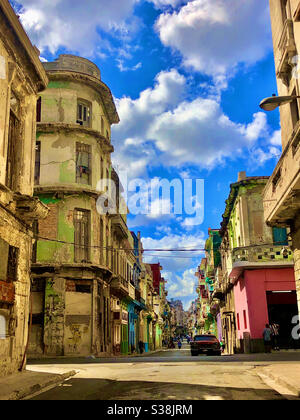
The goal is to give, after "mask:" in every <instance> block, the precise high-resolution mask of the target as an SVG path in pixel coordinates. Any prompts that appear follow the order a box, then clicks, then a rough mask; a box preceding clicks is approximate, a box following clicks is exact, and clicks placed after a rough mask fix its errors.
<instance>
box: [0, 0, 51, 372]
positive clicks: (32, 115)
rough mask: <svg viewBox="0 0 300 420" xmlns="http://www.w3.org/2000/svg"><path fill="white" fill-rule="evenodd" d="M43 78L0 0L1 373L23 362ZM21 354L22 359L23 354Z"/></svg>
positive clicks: (39, 211)
mask: <svg viewBox="0 0 300 420" xmlns="http://www.w3.org/2000/svg"><path fill="white" fill-rule="evenodd" d="M47 83H48V80H47V76H46V73H45V71H44V69H43V66H42V64H41V62H40V60H39V54H38V51H37V49H36V48H35V47H33V45H32V44H31V43H30V41H29V39H28V37H27V35H26V33H25V31H24V29H23V27H22V26H21V24H20V21H19V19H18V17H17V16H16V14H15V13H14V11H13V9H12V7H11V6H10V4H9V2H8V1H7V0H1V1H0V256H1V262H0V376H2V375H6V374H10V373H12V372H15V371H17V370H18V368H20V367H21V365H22V366H23V367H24V366H25V365H24V364H23V363H22V361H23V360H24V361H25V354H24V353H25V347H26V343H27V336H28V318H29V308H30V304H29V301H30V261H31V253H32V242H33V232H32V223H33V220H34V219H36V218H39V217H44V216H46V215H47V207H46V206H44V205H42V204H41V203H40V202H39V200H38V198H33V181H34V177H33V176H34V148H35V120H36V103H37V94H38V92H40V91H42V90H43V89H44V88H45V87H46V86H47ZM23 358H24V359H23Z"/></svg>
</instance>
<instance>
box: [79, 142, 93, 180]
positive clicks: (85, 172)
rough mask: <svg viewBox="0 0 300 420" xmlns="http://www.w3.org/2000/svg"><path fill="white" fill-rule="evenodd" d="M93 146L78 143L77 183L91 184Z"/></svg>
mask: <svg viewBox="0 0 300 420" xmlns="http://www.w3.org/2000/svg"><path fill="white" fill-rule="evenodd" d="M91 172H92V171H91V146H90V145H88V144H84V143H76V182H77V183H78V184H87V185H90V184H91Z"/></svg>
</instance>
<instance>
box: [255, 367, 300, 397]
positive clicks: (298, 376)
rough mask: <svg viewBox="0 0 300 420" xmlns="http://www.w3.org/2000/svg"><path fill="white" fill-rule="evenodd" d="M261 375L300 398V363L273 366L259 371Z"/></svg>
mask: <svg viewBox="0 0 300 420" xmlns="http://www.w3.org/2000/svg"><path fill="white" fill-rule="evenodd" d="M258 370H259V372H260V373H262V374H263V375H264V376H266V377H267V378H269V379H270V380H272V381H274V382H275V383H276V384H277V385H279V386H281V387H284V388H286V389H287V390H289V391H290V392H291V393H292V394H294V395H295V396H296V397H298V398H300V363H293V364H281V363H280V364H279V363H278V364H272V365H269V366H266V367H262V368H259V369H258Z"/></svg>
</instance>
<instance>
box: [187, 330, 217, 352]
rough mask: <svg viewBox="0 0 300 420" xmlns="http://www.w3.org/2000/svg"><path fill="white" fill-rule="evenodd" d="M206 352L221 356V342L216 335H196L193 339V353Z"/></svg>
mask: <svg viewBox="0 0 300 420" xmlns="http://www.w3.org/2000/svg"><path fill="white" fill-rule="evenodd" d="M201 353H205V354H207V355H212V356H221V354H222V349H221V344H220V342H219V340H218V339H217V337H215V336H214V335H210V334H209V335H195V337H194V339H193V341H191V355H192V356H198V354H201Z"/></svg>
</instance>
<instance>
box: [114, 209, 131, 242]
mask: <svg viewBox="0 0 300 420" xmlns="http://www.w3.org/2000/svg"><path fill="white" fill-rule="evenodd" d="M111 225H112V230H113V231H114V232H115V233H116V234H117V236H118V237H119V238H120V239H127V238H128V228H127V225H126V222H125V221H124V219H123V217H122V215H120V214H116V215H113V216H112V217H111Z"/></svg>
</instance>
